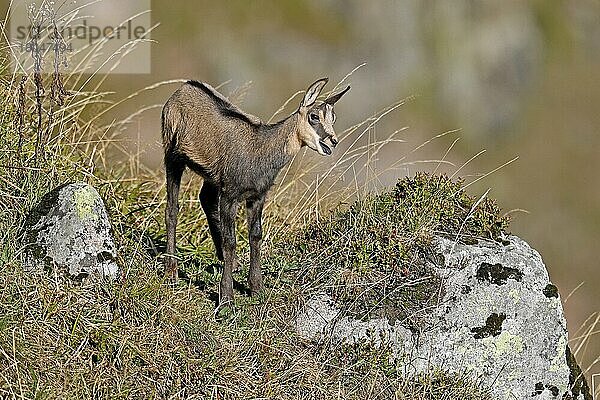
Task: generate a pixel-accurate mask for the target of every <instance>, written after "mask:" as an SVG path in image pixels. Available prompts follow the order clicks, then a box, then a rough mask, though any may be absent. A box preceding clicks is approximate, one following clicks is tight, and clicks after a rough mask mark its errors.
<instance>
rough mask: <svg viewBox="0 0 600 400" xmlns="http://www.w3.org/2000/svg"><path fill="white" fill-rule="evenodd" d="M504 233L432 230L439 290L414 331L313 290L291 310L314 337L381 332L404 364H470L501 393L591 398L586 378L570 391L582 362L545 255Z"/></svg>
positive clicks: (373, 338) (421, 367) (415, 368)
mask: <svg viewBox="0 0 600 400" xmlns="http://www.w3.org/2000/svg"><path fill="white" fill-rule="evenodd" d="M507 239H508V244H506V245H503V244H500V243H496V242H483V241H480V243H479V244H477V245H463V244H458V243H454V242H453V241H450V240H448V239H443V238H439V239H438V240H437V243H438V246H439V251H440V252H441V253H442V254H443V256H444V259H445V261H444V264H445V265H444V266H443V267H442V266H440V267H437V268H438V271H439V274H440V276H442V277H443V285H444V295H443V298H442V301H441V302H440V304H439V305H438V306H437V307H436V308H435V310H434V311H432V315H431V319H430V323H429V324H428V325H429V326H428V327H427V328H426V329H423V330H422V331H421V332H418V333H415V332H414V331H411V330H409V329H407V328H406V327H404V326H402V325H401V324H400V322H399V321H395V322H394V324H393V325H392V324H390V322H389V321H388V320H387V319H371V320H367V321H364V320H356V319H354V318H352V317H350V316H348V315H347V314H345V312H344V310H342V309H340V308H339V307H338V306H337V305H336V304H334V302H333V301H332V299H331V298H330V297H329V296H328V295H327V294H325V293H319V294H316V295H313V296H311V297H310V298H308V299H307V300H306V302H305V305H304V307H303V309H302V310H301V312H300V313H299V315H298V316H297V319H296V326H297V330H298V333H299V334H300V335H301V336H302V337H304V338H305V339H309V340H314V341H319V340H326V341H328V340H337V341H340V342H345V343H355V342H356V341H368V342H370V343H372V344H373V345H375V346H378V345H381V344H382V342H385V343H386V345H391V346H392V348H393V357H395V358H396V359H400V360H403V363H402V365H405V371H404V373H406V374H409V375H411V374H417V373H421V372H426V371H428V370H430V369H435V368H441V369H444V370H447V371H449V372H458V373H460V372H462V371H465V370H468V371H470V372H471V373H472V374H473V375H476V376H479V377H481V378H482V380H483V383H484V384H487V385H489V386H490V387H491V388H492V390H493V394H494V395H495V397H496V398H498V399H531V398H532V397H533V398H536V399H562V398H563V396H564V395H566V398H574V399H584V398H585V399H587V398H591V396H589V388H588V387H587V385H586V384H585V380H583V379H580V382H579V386H578V387H577V388H576V389H573V391H572V392H571V386H572V384H571V383H570V379H571V382H575V379H576V378H578V376H576V374H579V373H580V372H577V371H576V369H577V368H573V365H572V364H575V363H574V362H573V358H572V356H571V353H570V349H569V348H568V334H567V326H566V321H565V317H564V314H563V308H562V303H561V300H560V296H559V295H558V292H557V290H556V287H555V286H553V285H552V284H551V283H550V281H549V278H548V272H547V271H546V268H545V266H544V263H543V261H542V258H541V257H540V255H539V254H538V252H537V251H535V250H534V249H532V248H531V247H529V245H528V244H527V243H526V242H524V241H523V240H521V239H519V238H518V237H515V236H509V237H507ZM574 375H575V376H574ZM584 393H585V394H586V395H585V396H584ZM568 396H572V397H568ZM588 396H589V397H588Z"/></svg>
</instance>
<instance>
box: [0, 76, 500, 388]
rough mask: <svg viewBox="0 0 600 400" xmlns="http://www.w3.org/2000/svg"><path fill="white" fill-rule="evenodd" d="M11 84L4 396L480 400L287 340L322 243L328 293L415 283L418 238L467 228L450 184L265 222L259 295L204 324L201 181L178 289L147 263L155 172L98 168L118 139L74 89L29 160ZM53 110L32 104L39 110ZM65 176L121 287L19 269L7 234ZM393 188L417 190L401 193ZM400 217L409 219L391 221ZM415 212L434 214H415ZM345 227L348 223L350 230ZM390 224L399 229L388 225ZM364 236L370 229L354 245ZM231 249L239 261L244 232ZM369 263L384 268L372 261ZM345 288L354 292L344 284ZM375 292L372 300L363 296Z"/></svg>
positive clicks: (2, 259) (369, 357) (463, 204)
mask: <svg viewBox="0 0 600 400" xmlns="http://www.w3.org/2000/svg"><path fill="white" fill-rule="evenodd" d="M14 79H16V78H15V77H13V76H10V75H6V74H5V75H3V77H2V82H1V84H0V86H1V88H0V90H1V91H2V96H1V98H2V99H4V100H3V102H2V109H0V131H1V133H2V135H1V136H0V197H1V198H2V199H3V200H2V203H0V235H2V236H1V237H2V242H1V245H0V287H2V291H0V396H1V397H5V396H6V397H9V398H10V397H13V398H58V397H61V398H92V397H93V398H152V397H158V398H165V397H171V396H172V397H181V398H189V397H191V396H192V395H196V396H198V397H200V398H253V397H266V398H334V397H336V398H337V397H341V398H377V397H379V398H393V397H394V396H396V397H398V398H411V399H445V398H447V399H450V398H461V399H484V398H489V397H488V396H487V395H486V394H485V393H483V391H480V390H479V389H477V388H476V387H477V385H475V384H474V383H473V382H472V381H470V380H469V379H468V377H452V376H447V375H445V374H443V373H441V372H436V373H433V374H432V375H430V376H426V377H421V378H419V379H414V380H410V381H407V380H406V379H405V378H404V377H403V376H402V375H401V373H400V371H399V370H398V367H399V366H398V365H396V364H394V363H393V362H390V361H389V360H388V354H389V353H388V352H387V351H386V349H385V348H381V349H373V348H371V347H370V346H354V347H352V348H346V347H340V346H338V345H335V344H330V345H328V346H317V345H316V344H313V343H307V342H304V341H302V340H301V339H300V338H299V337H298V336H297V335H296V334H295V332H294V329H293V328H294V327H293V314H294V311H295V308H296V307H297V306H298V304H299V297H300V296H301V294H302V293H304V292H306V291H307V290H315V289H318V288H319V287H320V285H323V282H321V280H320V279H321V278H322V276H317V275H318V272H319V271H321V272H322V271H324V269H323V268H325V265H326V264H322V263H323V262H324V260H326V258H323V251H324V250H323V248H324V247H323V243H328V246H325V248H326V249H328V250H327V251H333V250H335V252H336V253H331V254H330V255H336V256H338V255H343V257H342V258H338V259H339V263H338V264H336V268H338V269H337V270H336V271H338V272H340V273H339V274H337V273H336V274H326V275H331V276H333V277H334V278H335V279H337V281H336V282H337V283H344V284H346V283H348V281H347V280H346V279H354V277H355V275H359V276H361V279H362V278H363V276H366V277H367V278H366V279H377V277H378V276H381V274H388V275H389V276H393V277H397V280H396V281H394V282H395V283H394V284H398V283H401V282H403V281H405V280H406V279H413V278H414V277H415V275H414V274H419V273H422V272H423V271H421V270H419V268H420V266H419V265H417V263H415V262H414V260H415V257H419V256H420V255H422V254H426V253H427V251H426V248H427V244H428V241H429V239H430V237H431V234H432V233H433V232H434V231H436V230H438V229H439V230H444V229H446V228H447V226H446V225H444V224H448V223H452V224H454V222H455V221H457V219H456V218H458V217H460V218H463V219H464V217H466V215H467V214H465V213H469V209H470V207H471V206H472V205H473V202H474V200H473V199H467V198H466V196H465V195H464V194H463V193H462V192H456V193H454V192H455V191H454V189H458V186H457V185H456V184H455V183H452V182H450V181H448V180H444V179H442V178H440V179H437V178H435V179H433V180H430V179H427V178H426V177H424V176H421V177H420V178H418V179H421V180H422V181H418V180H415V181H410V180H405V181H403V182H404V183H400V184H399V186H398V187H397V188H396V189H395V191H394V192H392V193H391V194H388V195H383V196H379V197H368V198H366V199H365V200H363V202H361V203H357V204H356V205H355V206H353V207H352V208H350V209H349V210H345V211H343V210H342V211H340V212H339V213H337V214H332V216H330V217H327V219H326V220H324V221H323V220H322V221H321V223H320V224H318V225H310V224H308V225H307V227H306V228H302V227H297V228H294V229H293V230H290V229H292V228H287V227H285V226H279V225H277V224H279V222H277V221H278V219H277V218H275V217H274V216H273V214H274V212H273V211H272V216H271V217H269V219H268V222H267V224H270V225H271V228H273V226H274V229H272V231H273V232H276V233H274V234H273V235H271V237H270V238H269V240H267V241H266V243H265V246H264V247H265V253H266V257H265V262H264V269H265V271H266V273H267V286H268V290H267V292H266V293H265V295H264V296H263V297H262V298H259V299H253V298H249V297H246V296H244V295H243V294H240V293H238V294H237V296H236V307H235V309H234V310H232V311H231V312H228V313H225V314H223V315H215V314H214V306H215V303H214V298H215V294H216V293H215V290H216V287H217V282H218V279H219V273H218V267H217V266H216V265H214V264H213V263H214V261H215V260H214V258H213V256H212V245H211V244H210V241H209V240H207V238H208V233H207V229H206V224H205V223H204V220H203V217H202V215H201V213H199V212H198V205H197V202H196V201H195V198H197V197H195V196H196V195H197V192H198V189H199V184H198V182H197V181H191V182H190V183H188V184H187V187H186V190H185V193H186V195H185V196H186V197H185V199H184V201H183V205H182V214H181V223H180V232H187V235H185V237H182V235H180V242H179V243H180V245H181V249H180V250H181V251H180V254H181V256H182V258H183V260H184V262H183V265H184V266H185V271H184V272H185V275H186V279H184V280H182V281H181V283H180V284H179V285H177V286H175V287H172V286H169V285H167V284H165V282H163V280H162V278H161V273H160V270H161V268H162V267H161V260H160V257H159V256H157V255H156V252H155V250H156V247H158V248H159V249H160V242H161V238H162V237H164V233H163V231H162V229H163V228H162V210H163V209H162V207H161V206H162V200H163V199H164V192H163V190H162V184H161V179H160V176H158V177H157V176H153V175H148V174H145V173H144V172H143V171H142V172H140V171H139V170H138V169H137V168H135V170H136V171H135V172H136V173H135V174H131V173H130V169H129V168H128V167H129V166H126V167H125V168H122V169H115V168H113V167H111V163H110V160H109V158H108V157H109V156H108V155H109V154H110V153H111V149H110V148H111V147H117V148H118V146H119V144H118V143H114V142H111V141H108V140H103V141H98V140H97V139H98V137H99V136H100V135H101V133H102V132H104V130H102V129H100V128H97V127H94V126H93V125H90V124H88V123H87V121H88V119H87V118H86V117H85V111H86V110H89V109H90V108H93V109H95V110H97V109H98V108H99V107H101V104H100V103H101V101H102V99H101V98H98V97H95V96H94V95H91V94H83V93H80V94H76V95H74V94H73V95H71V96H69V97H68V98H67V99H66V101H67V103H66V105H65V106H63V107H60V108H58V109H57V110H56V112H55V115H54V118H53V120H54V122H53V125H52V126H50V129H49V130H48V131H46V129H47V128H48V126H47V124H48V121H47V116H44V127H43V129H44V132H48V134H47V136H46V139H44V140H43V146H39V147H38V148H39V149H43V151H41V150H38V154H37V155H36V151H35V149H36V144H37V143H38V140H37V139H36V133H37V125H36V114H35V99H34V98H32V96H33V95H32V93H33V89H34V87H33V83H32V80H31V78H30V80H29V81H28V82H27V83H26V84H25V86H24V87H23V89H24V90H23V93H25V96H24V97H21V99H22V101H21V102H20V96H19V92H20V90H19V82H18V80H14ZM48 79H50V78H48ZM50 101H51V100H50V99H46V100H45V103H44V107H45V108H47V107H48V106H49V105H50V103H49V102H50ZM20 103H21V105H19V104H20ZM20 117H22V118H23V124H22V126H21V124H20V122H19V120H20ZM20 126H21V129H20ZM19 132H21V133H22V140H21V142H22V147H21V149H20V151H18V150H17V149H18V143H19ZM113 150H114V149H113ZM91 154H93V157H92V159H91V160H90V157H91V156H90V155H91ZM42 160H43V162H42ZM131 169H134V168H131ZM74 180H81V181H86V182H89V183H91V184H93V185H94V186H96V187H97V188H98V189H99V191H100V193H101V194H102V195H103V197H104V198H105V200H106V201H107V207H108V209H109V213H110V215H111V218H112V222H113V226H114V229H115V236H116V239H117V242H118V249H119V260H118V261H119V264H120V265H121V266H122V268H123V274H122V277H121V279H120V280H119V281H116V282H100V283H98V282H94V280H93V279H90V280H84V281H82V282H73V281H65V280H61V279H55V278H52V277H36V276H31V275H29V274H27V273H24V272H23V270H22V267H21V264H20V250H19V247H20V245H21V243H20V237H21V233H20V228H21V226H22V223H23V221H24V218H25V216H26V214H27V212H28V210H29V209H30V208H31V207H32V206H33V205H34V204H35V203H36V202H37V201H38V200H39V199H40V198H41V196H43V194H45V193H46V192H47V191H49V190H50V189H52V188H53V187H55V186H57V185H59V184H61V183H64V182H68V181H74ZM403 184H408V185H411V186H414V187H415V188H422V189H423V192H421V193H417V192H403V190H404V189H403V186H402V185H403ZM440 184H441V186H440ZM428 185H429V186H428ZM431 185H433V186H431ZM435 185H437V186H435ZM436 188H437V189H436ZM440 189H443V190H440ZM413 193H417V194H416V195H414V194H413ZM449 193H450V194H452V193H453V194H454V195H453V196H452V197H448V194H449ZM414 196H416V197H414ZM427 199H429V200H427ZM431 200H434V201H433V202H432V201H431ZM486 204H487V203H486ZM423 207H425V208H423ZM427 207H434V208H433V209H432V210H433V211H434V214H427V213H426V211H429V209H428V208H427ZM278 211H280V212H281V209H278ZM411 211H414V214H409V215H411V217H410V218H405V217H403V218H402V219H398V216H399V215H404V214H401V213H403V212H408V213H410V212H411ZM492 211H494V212H495V209H493V210H492ZM447 212H451V213H452V215H445V214H444V213H447ZM454 213H456V215H454ZM424 215H436V216H439V218H437V217H436V218H435V219H434V220H422V219H419V218H420V217H423V216H424ZM485 215H487V214H485ZM494 215H495V216H496V217H497V215H496V214H494ZM352 218H354V219H352ZM479 220H480V219H479V218H475V219H473V221H479ZM349 221H353V222H352V224H351V225H349V226H348V225H346V224H348V223H349ZM495 222H497V221H496V220H495V219H493V221H492V224H491V225H489V226H487V225H482V226H483V228H482V229H480V230H479V231H477V230H476V229H479V228H477V227H476V228H472V229H471V227H468V228H467V229H465V227H462V228H461V227H460V226H458V228H459V229H460V230H461V231H463V232H464V233H470V234H477V235H480V234H485V233H486V232H488V233H489V232H492V233H493V229H495V228H492V226H494V223H495ZM393 226H395V227H396V228H398V229H397V230H395V231H394V230H392V229H388V228H391V227H393ZM134 227H135V228H134ZM369 227H373V228H374V229H376V230H375V231H373V232H371V231H368V232H369V233H368V235H366V236H365V235H363V234H362V232H363V229H367V228H369ZM453 227H454V228H456V227H457V226H456V225H455V224H454V225H453ZM290 232H295V233H294V234H293V235H291V236H290V234H289V233H290ZM341 232H346V234H348V235H351V237H346V238H344V236H343V235H340V233H341ZM242 233H243V232H242ZM392 233H393V235H394V236H393V237H390V236H389V235H390V234H392ZM240 235H241V234H240ZM382 246H383V247H382ZM239 251H240V252H241V255H240V257H241V260H242V263H243V264H244V265H247V262H246V261H247V246H246V243H245V241H244V239H243V236H240V248H239ZM373 254H378V255H379V256H378V257H380V258H381V257H383V258H381V259H379V258H378V259H371V258H370V257H371V255H373ZM325 255H327V254H325ZM398 260H401V261H400V262H399V261H398ZM307 267H310V268H307ZM313 273H317V275H315V276H313V275H311V274H313ZM244 276H245V273H244V271H240V272H239V273H238V274H237V280H238V281H239V282H243V277H244ZM337 286H338V289H339V287H341V286H340V285H337ZM346 287H347V290H353V287H352V285H346ZM387 289H389V288H383V290H387ZM424 289H427V287H424ZM336 290H337V289H336ZM345 290H346V289H344V290H338V291H336V292H335V293H336V294H337V298H338V299H339V300H340V301H341V302H343V301H344V299H346V298H347V296H349V295H352V294H353V293H348V292H346V291H345ZM422 292H423V291H418V292H415V293H408V294H406V293H405V294H402V293H401V294H400V298H398V299H395V298H394V299H393V300H394V301H396V300H399V301H402V302H406V301H410V302H411V303H410V304H411V307H413V308H414V307H415V306H419V305H420V304H421V301H427V300H428V299H427V298H422V297H421V294H422ZM379 295H380V293H377V292H374V293H370V294H369V298H370V299H371V300H374V299H376V298H377V296H379ZM403 295H405V296H408V297H406V298H403V297H402V296H403ZM403 304H404V303H403ZM372 306H375V305H373V304H371V305H370V306H369V307H368V309H362V308H359V309H356V310H351V311H353V312H354V313H355V315H356V316H357V317H361V316H363V315H364V313H365V312H370V311H373V312H376V313H377V312H380V311H381V310H379V309H377V307H372ZM386 315H387V314H386ZM405 316H406V315H405V314H402V313H396V314H393V315H392V316H391V317H393V318H404V317H405Z"/></svg>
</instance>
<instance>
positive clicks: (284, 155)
mask: <svg viewBox="0 0 600 400" xmlns="http://www.w3.org/2000/svg"><path fill="white" fill-rule="evenodd" d="M263 131H264V132H263V134H264V138H265V139H266V141H265V143H264V146H263V149H264V151H265V152H266V153H267V154H268V157H273V158H274V160H273V161H274V163H275V164H279V165H281V167H283V166H285V165H286V164H287V163H289V162H290V161H291V160H292V158H294V156H295V155H296V154H297V153H298V151H300V148H301V147H302V144H301V143H300V140H299V139H298V113H294V114H292V115H290V116H289V117H287V118H285V119H283V120H281V121H279V122H277V123H275V124H269V125H263Z"/></svg>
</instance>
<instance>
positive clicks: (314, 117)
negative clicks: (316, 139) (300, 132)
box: [308, 114, 319, 124]
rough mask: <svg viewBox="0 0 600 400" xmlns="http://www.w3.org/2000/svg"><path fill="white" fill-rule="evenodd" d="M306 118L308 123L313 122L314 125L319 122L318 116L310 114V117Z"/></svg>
mask: <svg viewBox="0 0 600 400" xmlns="http://www.w3.org/2000/svg"><path fill="white" fill-rule="evenodd" d="M308 118H309V119H310V122H313V123H315V124H316V123H317V122H319V116H318V115H317V114H310V115H309V116H308Z"/></svg>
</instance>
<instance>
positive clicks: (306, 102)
mask: <svg viewBox="0 0 600 400" xmlns="http://www.w3.org/2000/svg"><path fill="white" fill-rule="evenodd" d="M327 82H329V78H321V79H319V80H318V81H316V82H315V83H313V84H312V85H310V87H309V88H308V89H307V90H306V94H305V95H304V98H303V99H302V103H300V107H310V106H312V105H313V104H315V101H317V97H319V95H320V94H321V91H322V90H323V88H324V87H325V85H326V84H327Z"/></svg>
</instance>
